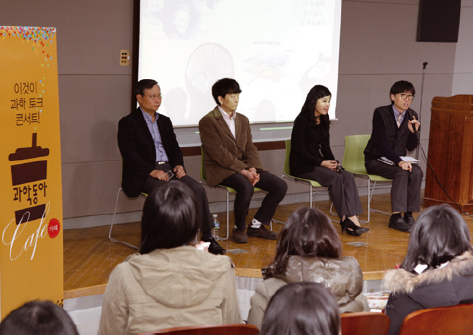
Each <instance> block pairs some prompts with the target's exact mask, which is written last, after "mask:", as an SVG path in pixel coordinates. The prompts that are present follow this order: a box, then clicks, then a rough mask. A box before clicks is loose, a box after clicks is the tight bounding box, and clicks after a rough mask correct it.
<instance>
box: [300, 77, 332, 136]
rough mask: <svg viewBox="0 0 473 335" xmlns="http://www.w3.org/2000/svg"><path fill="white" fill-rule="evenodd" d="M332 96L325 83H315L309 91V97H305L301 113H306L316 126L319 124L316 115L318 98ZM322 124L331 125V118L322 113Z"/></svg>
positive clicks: (311, 123)
mask: <svg viewBox="0 0 473 335" xmlns="http://www.w3.org/2000/svg"><path fill="white" fill-rule="evenodd" d="M327 96H330V97H331V96H332V93H330V91H329V89H328V88H327V87H325V86H323V85H315V86H314V87H312V88H311V90H310V91H309V93H307V98H306V99H305V102H304V105H303V106H302V109H301V112H300V114H299V115H305V116H306V117H308V118H309V122H310V125H311V126H312V127H315V126H316V125H317V123H316V122H317V121H316V118H315V115H314V111H315V106H317V100H319V99H321V98H323V97H327ZM319 118H320V124H321V125H322V126H324V127H326V128H328V127H329V125H330V118H329V116H328V114H327V115H320V117H319Z"/></svg>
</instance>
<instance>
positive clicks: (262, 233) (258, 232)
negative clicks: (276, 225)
mask: <svg viewBox="0 0 473 335" xmlns="http://www.w3.org/2000/svg"><path fill="white" fill-rule="evenodd" d="M246 233H247V234H248V236H253V237H260V238H264V239H265V240H277V239H278V233H275V232H273V231H270V230H268V229H267V228H266V227H265V226H264V225H263V224H262V225H261V226H260V227H259V228H252V227H248V229H247V231H246Z"/></svg>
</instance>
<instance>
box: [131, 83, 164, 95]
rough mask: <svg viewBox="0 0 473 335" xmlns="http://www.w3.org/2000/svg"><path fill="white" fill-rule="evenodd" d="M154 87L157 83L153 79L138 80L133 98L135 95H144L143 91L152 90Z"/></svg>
mask: <svg viewBox="0 0 473 335" xmlns="http://www.w3.org/2000/svg"><path fill="white" fill-rule="evenodd" d="M154 85H158V86H159V84H158V82H157V81H156V80H154V79H142V80H140V81H139V82H138V83H137V84H136V87H135V96H136V95H138V94H139V95H141V96H143V95H145V90H149V89H151V88H153V86H154Z"/></svg>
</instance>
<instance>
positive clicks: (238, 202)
mask: <svg viewBox="0 0 473 335" xmlns="http://www.w3.org/2000/svg"><path fill="white" fill-rule="evenodd" d="M258 173H259V175H260V180H259V182H258V183H256V185H255V187H258V188H261V189H262V190H265V191H267V192H268V193H267V194H266V196H265V197H264V199H263V202H262V203H261V207H260V208H259V209H258V211H257V212H256V214H255V219H256V220H258V221H259V222H261V223H263V224H266V225H267V224H269V222H270V221H271V219H272V218H273V215H274V213H275V212H276V208H277V207H278V205H279V203H280V202H281V200H282V199H283V198H284V196H285V195H286V191H287V184H286V182H285V181H284V180H282V179H281V178H279V177H277V176H275V175H273V174H272V173H270V172H268V171H259V172H258ZM220 185H224V186H228V187H231V188H233V189H235V191H237V194H236V196H235V204H234V208H233V211H234V215H235V225H236V226H237V228H238V229H241V230H243V229H245V228H246V217H247V215H248V209H249V207H250V202H251V197H252V196H253V192H254V188H253V185H251V183H250V181H249V180H248V179H247V178H246V177H245V176H243V175H241V174H239V173H235V174H233V175H231V176H230V177H228V178H225V179H224V180H223V181H222V182H221V183H220Z"/></svg>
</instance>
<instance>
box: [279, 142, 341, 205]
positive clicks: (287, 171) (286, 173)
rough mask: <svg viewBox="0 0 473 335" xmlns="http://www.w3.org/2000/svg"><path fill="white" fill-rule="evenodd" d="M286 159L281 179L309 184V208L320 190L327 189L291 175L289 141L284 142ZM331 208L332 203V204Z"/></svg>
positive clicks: (314, 182) (309, 180) (313, 181)
mask: <svg viewBox="0 0 473 335" xmlns="http://www.w3.org/2000/svg"><path fill="white" fill-rule="evenodd" d="M285 142H286V158H285V159H284V169H283V172H284V174H283V175H282V177H281V178H284V177H288V178H291V179H292V180H294V181H295V182H304V183H308V184H309V206H310V207H312V206H313V204H314V202H315V197H317V194H318V192H319V190H320V189H324V190H327V189H328V188H327V187H324V186H322V185H320V184H319V183H318V182H316V181H315V180H311V179H305V178H299V177H295V176H293V175H291V172H290V168H289V156H290V155H291V140H286V141H285ZM314 188H315V196H313V189H314ZM332 206H333V203H332ZM332 206H330V213H331V214H335V213H332Z"/></svg>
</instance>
